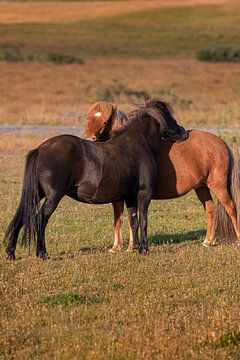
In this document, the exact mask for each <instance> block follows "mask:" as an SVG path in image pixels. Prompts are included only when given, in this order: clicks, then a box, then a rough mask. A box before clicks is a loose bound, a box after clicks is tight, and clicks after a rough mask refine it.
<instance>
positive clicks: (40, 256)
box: [37, 253, 50, 260]
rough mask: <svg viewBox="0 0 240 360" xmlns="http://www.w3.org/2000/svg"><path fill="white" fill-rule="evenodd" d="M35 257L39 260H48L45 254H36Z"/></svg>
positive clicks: (48, 257)
mask: <svg viewBox="0 0 240 360" xmlns="http://www.w3.org/2000/svg"><path fill="white" fill-rule="evenodd" d="M37 257H38V258H39V259H41V260H50V256H49V255H48V254H47V253H44V254H37Z"/></svg>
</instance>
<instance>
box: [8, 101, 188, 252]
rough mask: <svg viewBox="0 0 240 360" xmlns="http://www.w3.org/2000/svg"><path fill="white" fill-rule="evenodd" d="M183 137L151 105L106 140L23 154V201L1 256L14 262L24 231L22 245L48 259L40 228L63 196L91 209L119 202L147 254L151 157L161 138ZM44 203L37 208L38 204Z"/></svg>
mask: <svg viewBox="0 0 240 360" xmlns="http://www.w3.org/2000/svg"><path fill="white" fill-rule="evenodd" d="M169 134H170V135H172V136H173V135H175V136H177V137H178V138H181V139H183V138H185V137H186V133H185V130H184V129H183V128H182V127H181V126H179V125H178V124H177V123H176V121H175V119H174V118H173V116H172V114H171V112H170V110H169V107H168V105H167V104H166V103H164V102H161V101H158V100H154V99H153V100H151V101H149V102H148V103H146V104H145V105H144V106H142V107H140V108H138V109H137V110H136V111H134V112H133V113H132V115H131V121H130V122H129V123H128V124H127V125H126V126H125V127H124V128H122V129H121V130H116V132H115V133H114V134H113V137H112V139H111V140H110V141H107V142H102V143H101V142H98V143H97V142H95V143H94V142H91V141H87V140H83V139H80V138H78V137H76V136H72V135H61V136H56V137H53V138H51V139H49V140H47V141H45V142H44V143H42V144H41V145H40V146H39V147H38V148H37V149H34V150H32V151H30V152H29V153H28V155H27V159H26V166H25V173H24V181H23V188H22V196H21V200H20V204H19V206H18V209H17V211H16V213H15V216H14V217H13V220H12V221H11V223H10V225H9V227H8V229H7V232H6V235H5V238H6V239H9V243H8V246H7V248H6V252H7V255H8V258H10V259H14V258H15V249H16V243H17V239H18V235H19V231H20V229H21V228H22V227H23V243H27V242H28V241H29V242H30V241H31V239H34V240H35V241H36V245H37V246H36V253H37V256H40V257H42V258H45V257H47V251H46V245H45V227H46V225H47V222H48V220H49V218H50V216H51V215H52V214H53V212H54V211H55V209H56V207H57V205H58V203H59V201H60V200H61V199H62V197H63V196H64V195H67V196H70V197H71V198H73V199H75V200H77V201H81V202H84V203H90V204H103V203H109V202H112V201H114V202H115V201H119V200H124V201H125V203H126V206H127V208H128V212H129V217H130V224H131V230H132V233H133V245H134V248H138V218H137V209H139V222H140V229H141V243H140V246H139V252H143V251H147V250H148V243H147V211H148V206H149V203H150V200H151V198H152V194H153V186H154V184H155V181H156V179H157V177H158V174H157V169H158V167H157V166H156V161H155V154H156V153H158V152H159V144H160V139H161V137H162V136H164V135H169ZM42 198H45V200H44V203H43V205H42V207H41V208H40V200H41V199H42Z"/></svg>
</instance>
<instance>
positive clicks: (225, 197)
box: [209, 183, 240, 244]
mask: <svg viewBox="0 0 240 360" xmlns="http://www.w3.org/2000/svg"><path fill="white" fill-rule="evenodd" d="M209 187H210V188H211V189H212V190H213V191H214V192H215V194H216V196H217V198H218V200H219V202H220V203H221V204H222V205H223V207H224V208H225V210H226V212H227V214H228V216H229V217H230V219H231V222H232V225H233V228H234V231H235V233H236V236H237V239H238V244H240V229H239V228H238V223H237V210H236V207H235V204H234V201H233V199H232V197H231V195H230V194H229V191H228V188H227V185H226V184H225V183H224V184H222V185H221V186H220V185H219V183H218V184H217V186H216V184H215V183H209Z"/></svg>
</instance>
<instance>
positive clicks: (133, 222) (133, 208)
mask: <svg viewBox="0 0 240 360" xmlns="http://www.w3.org/2000/svg"><path fill="white" fill-rule="evenodd" d="M126 206H127V210H128V219H129V225H130V241H131V236H132V244H131V250H130V249H129V250H128V251H132V252H134V251H135V250H137V249H138V248H139V240H138V216H137V201H134V202H128V201H126ZM129 245H130V244H129Z"/></svg>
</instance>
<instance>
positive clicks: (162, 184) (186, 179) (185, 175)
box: [153, 163, 204, 199]
mask: <svg viewBox="0 0 240 360" xmlns="http://www.w3.org/2000/svg"><path fill="white" fill-rule="evenodd" d="M168 165H169V163H168ZM172 165H173V164H171V165H169V166H166V165H165V168H164V166H163V164H161V167H160V169H159V176H158V180H157V182H156V184H155V187H154V193H153V199H174V198H176V197H179V196H182V195H185V194H187V193H188V192H189V191H190V190H192V189H194V188H196V187H198V186H199V184H201V183H202V182H203V181H204V177H203V175H202V174H200V173H198V172H197V171H195V172H191V171H189V170H188V169H187V167H185V166H184V165H185V164H182V167H180V166H179V164H178V165H176V166H175V167H174V166H172ZM184 167H185V169H184Z"/></svg>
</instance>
